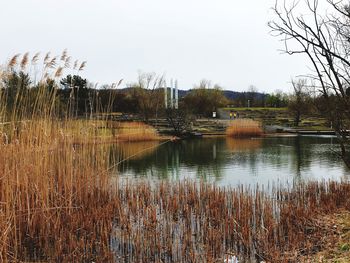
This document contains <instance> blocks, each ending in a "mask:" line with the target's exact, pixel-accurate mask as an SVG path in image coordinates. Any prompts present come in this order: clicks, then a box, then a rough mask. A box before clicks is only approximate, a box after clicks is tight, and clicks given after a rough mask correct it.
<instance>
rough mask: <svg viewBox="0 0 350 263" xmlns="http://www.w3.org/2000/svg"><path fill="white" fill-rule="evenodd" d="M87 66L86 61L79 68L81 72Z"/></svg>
mask: <svg viewBox="0 0 350 263" xmlns="http://www.w3.org/2000/svg"><path fill="white" fill-rule="evenodd" d="M85 66H86V61H83V62H82V63H81V64H80V67H79V71H82V70H83V69H84V68H85Z"/></svg>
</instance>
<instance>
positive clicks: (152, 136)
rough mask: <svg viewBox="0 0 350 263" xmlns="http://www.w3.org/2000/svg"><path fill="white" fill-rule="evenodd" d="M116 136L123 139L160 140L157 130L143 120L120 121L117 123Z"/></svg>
mask: <svg viewBox="0 0 350 263" xmlns="http://www.w3.org/2000/svg"><path fill="white" fill-rule="evenodd" d="M115 136H116V138H117V139H118V140H121V141H129V142H130V141H133V142H135V141H154V140H159V139H160V136H159V135H158V133H157V131H156V130H155V129H154V128H153V127H152V126H150V125H147V124H145V123H143V122H120V123H117V124H116V133H115Z"/></svg>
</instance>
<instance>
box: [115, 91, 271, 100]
mask: <svg viewBox="0 0 350 263" xmlns="http://www.w3.org/2000/svg"><path fill="white" fill-rule="evenodd" d="M132 89H133V88H124V89H120V91H121V92H129V91H131V90H132ZM190 91H191V90H181V89H179V98H183V97H185V96H186V95H187V94H188V93H189V92H190ZM223 93H224V96H225V97H226V98H227V99H229V100H235V99H238V98H240V97H245V96H248V94H249V92H239V91H232V90H223ZM266 95H267V94H265V93H260V92H255V93H254V97H256V98H257V99H262V98H264V97H265V96H266Z"/></svg>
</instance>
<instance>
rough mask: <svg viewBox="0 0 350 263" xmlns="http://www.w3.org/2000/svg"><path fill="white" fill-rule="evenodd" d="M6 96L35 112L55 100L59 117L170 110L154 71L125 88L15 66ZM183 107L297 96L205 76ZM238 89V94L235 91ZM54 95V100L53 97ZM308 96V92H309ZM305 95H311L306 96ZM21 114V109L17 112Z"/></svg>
mask: <svg viewBox="0 0 350 263" xmlns="http://www.w3.org/2000/svg"><path fill="white" fill-rule="evenodd" d="M0 81H1V90H2V96H3V97H4V99H3V101H4V102H5V103H6V107H5V108H6V109H7V112H8V113H9V114H11V113H14V112H17V113H18V111H21V115H22V116H24V117H25V115H26V114H29V113H32V112H33V111H34V109H35V108H36V107H37V101H38V96H41V97H42V99H44V100H45V96H46V99H47V101H54V105H52V111H54V112H51V114H52V113H55V116H59V117H64V116H71V117H72V116H75V117H87V116H92V115H94V114H96V113H101V112H122V113H127V114H135V115H139V116H140V117H141V118H143V119H144V120H148V119H149V118H154V117H160V116H163V115H164V114H165V103H164V88H163V83H164V79H163V77H159V76H157V75H156V74H154V73H143V74H140V76H139V79H138V80H137V82H135V83H131V84H128V87H127V88H123V89H121V88H120V85H121V81H120V82H119V83H115V84H112V85H103V86H102V87H99V88H97V86H96V85H93V84H92V83H90V82H89V81H88V80H87V79H84V78H82V77H81V76H79V75H67V76H66V77H63V78H58V79H57V78H56V79H54V78H45V79H43V80H41V81H39V82H35V80H33V79H32V78H31V76H30V75H29V74H28V73H26V72H24V71H21V70H19V71H17V70H12V71H9V72H7V74H3V75H2V77H1V80H0ZM182 94H183V96H181V97H180V98H179V108H180V109H181V110H182V111H184V112H186V114H193V115H195V116H197V117H209V116H212V112H213V111H217V110H218V108H221V107H226V106H233V107H287V106H288V105H289V103H290V102H291V101H293V96H291V95H288V94H286V93H283V92H281V91H276V92H275V93H271V94H264V93H259V92H257V91H247V92H232V91H223V89H222V88H221V87H220V86H218V85H213V86H212V85H211V83H210V82H209V81H206V80H202V81H201V82H200V83H199V84H198V85H196V86H194V87H193V89H191V90H189V91H186V92H182ZM232 94H234V96H232ZM52 96H53V97H54V100H51V99H52ZM303 96H304V95H303ZM304 97H305V96H304ZM17 115H18V114H17Z"/></svg>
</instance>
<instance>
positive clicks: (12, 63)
mask: <svg viewBox="0 0 350 263" xmlns="http://www.w3.org/2000/svg"><path fill="white" fill-rule="evenodd" d="M20 55H21V54H16V55H14V56H13V57H12V58H11V59H10V61H9V63H8V67H9V68H11V69H12V68H13V67H15V66H16V65H17V59H18V57H19V56H20Z"/></svg>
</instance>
